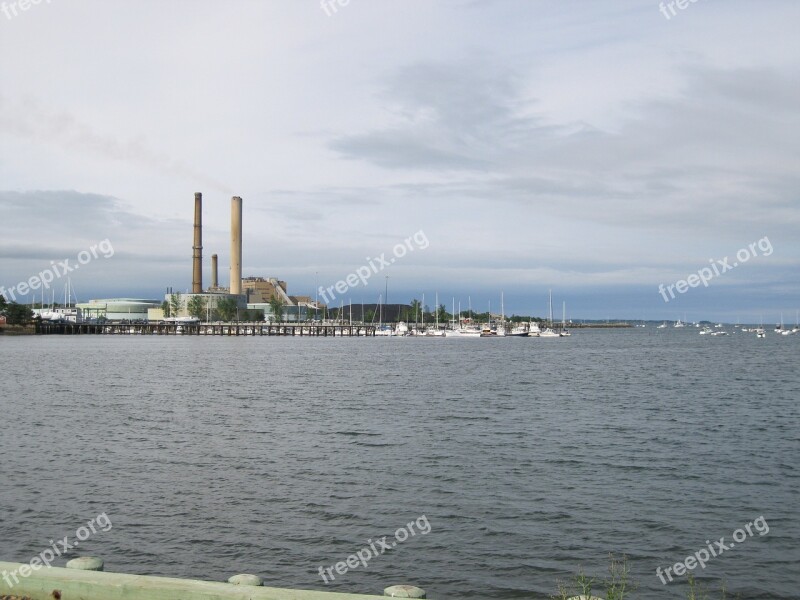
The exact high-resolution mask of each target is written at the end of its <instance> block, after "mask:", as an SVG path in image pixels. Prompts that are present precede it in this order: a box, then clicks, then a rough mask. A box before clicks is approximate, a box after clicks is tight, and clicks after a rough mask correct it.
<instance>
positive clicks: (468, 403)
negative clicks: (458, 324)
mask: <svg viewBox="0 0 800 600" xmlns="http://www.w3.org/2000/svg"><path fill="white" fill-rule="evenodd" d="M768 335H769V337H768V338H767V339H765V340H758V339H756V338H755V335H754V334H741V333H737V334H735V335H732V336H730V337H728V338H724V337H716V338H711V337H709V336H699V335H697V330H694V329H687V330H674V331H673V330H668V331H661V332H656V330H652V329H637V330H626V331H594V332H584V331H578V332H576V333H575V334H574V335H573V337H572V338H569V339H555V340H544V339H524V338H517V339H467V340H464V339H430V338H429V339H413V338H406V339H352V340H349V339H310V338H302V339H301V338H293V339H284V338H280V339H278V338H247V339H245V338H192V337H186V338H174V337H173V338H164V337H146V338H145V337H117V336H107V337H89V336H87V337H50V338H5V339H2V338H0V365H1V366H2V369H1V370H0V409H1V410H0V419H2V426H1V427H0V506H1V507H2V512H0V537H1V538H2V545H0V559H3V560H10V561H19V562H23V561H28V560H30V558H31V557H32V556H33V555H35V554H38V553H39V552H41V551H42V550H43V549H44V548H45V547H47V546H48V545H49V540H51V539H53V538H62V537H63V536H65V535H72V534H73V533H74V532H75V530H76V528H77V527H79V526H80V525H81V524H83V523H85V522H86V521H88V520H89V519H91V518H92V517H94V516H95V515H97V514H99V513H103V512H105V513H106V514H107V515H108V517H109V518H110V519H111V521H112V522H113V528H112V529H111V530H110V531H108V532H98V533H97V534H95V535H93V536H92V537H91V538H90V539H88V540H87V541H86V542H84V544H83V545H82V546H81V548H80V552H75V553H72V555H71V556H77V555H78V554H93V555H97V556H101V557H103V558H104V559H105V560H106V570H109V571H122V572H132V573H147V574H155V575H168V576H177V577H193V578H199V579H211V580H224V579H227V578H228V577H229V576H230V575H232V574H235V573H257V574H260V575H262V576H263V577H264V579H265V580H266V582H267V585H273V586H278V587H298V588H309V589H319V590H329V591H334V590H335V591H352V592H362V593H376V594H380V593H381V591H382V589H383V588H384V587H386V586H387V585H391V584H397V583H413V584H416V585H419V586H421V587H424V588H425V589H426V590H427V591H428V597H429V598H439V599H444V598H479V597H480V598H498V599H503V598H544V597H546V596H547V595H548V594H550V593H553V592H554V591H555V587H556V581H557V580H559V579H563V578H565V577H567V576H569V574H571V573H575V572H577V571H578V570H579V569H580V568H583V569H584V570H586V571H587V572H591V573H597V574H603V573H604V571H605V570H606V568H607V565H608V558H607V557H608V553H609V552H615V553H618V554H627V555H628V557H629V561H630V565H631V567H632V573H633V575H634V577H635V579H636V580H637V581H638V584H639V588H640V593H639V594H638V595H637V596H634V598H637V597H640V598H659V597H663V598H679V597H685V596H684V592H685V587H684V586H683V585H682V584H677V583H676V584H671V585H669V586H662V585H661V583H660V581H659V580H658V578H657V577H656V575H655V569H656V567H658V566H661V567H662V568H664V567H667V566H669V565H672V564H674V563H675V562H677V561H679V560H682V559H684V558H685V557H686V556H687V555H688V554H691V553H694V552H695V551H697V550H699V549H701V548H703V547H704V546H705V541H706V540H718V539H719V538H720V537H722V536H725V537H726V539H727V540H730V537H731V534H732V533H733V532H734V530H736V529H738V528H740V527H743V526H744V525H746V524H747V523H749V522H751V521H753V520H754V519H756V518H757V517H759V516H762V515H763V516H764V518H765V519H766V521H767V523H768V524H769V528H770V530H769V533H768V534H766V535H764V536H761V535H758V533H757V532H754V533H755V535H754V536H753V537H752V538H748V539H747V540H746V541H744V542H742V543H741V544H737V545H736V547H735V548H733V549H731V550H729V551H727V552H725V553H724V554H723V555H721V556H719V557H717V558H714V559H712V560H711V562H710V563H709V564H708V566H707V567H706V569H705V570H704V571H701V573H700V575H701V576H702V577H703V578H706V580H707V583H709V585H715V586H718V585H719V583H720V582H721V581H722V580H723V579H724V580H725V582H726V583H727V586H728V588H729V589H731V590H732V591H734V592H740V593H741V594H742V596H743V597H744V598H781V599H789V598H797V597H798V592H797V590H798V588H800V576H799V575H798V563H799V562H800V552H798V543H797V540H798V539H800V537H799V535H798V534H800V527H798V505H800V494H798V491H800V480H799V479H798V463H799V460H798V459H799V457H800V443H798V441H799V439H800V418H798V408H797V404H798V399H800V375H798V366H799V365H800V335H795V336H790V337H781V336H776V335H774V334H772V333H771V332H770V334H768ZM421 515H425V516H426V517H427V520H428V522H429V523H430V526H431V531H430V533H428V534H427V535H421V534H417V535H416V536H414V537H411V538H409V539H408V540H407V541H405V542H403V543H401V544H398V546H397V547H396V548H395V549H393V550H392V551H391V552H388V553H386V554H384V555H382V556H379V557H377V558H375V559H373V560H372V561H371V562H370V564H369V567H368V568H366V569H365V568H363V567H358V568H356V569H352V570H350V571H349V572H347V573H346V574H345V575H336V580H335V581H333V582H331V583H330V584H327V585H326V584H325V583H324V582H323V580H322V578H321V577H320V575H319V567H320V566H324V567H330V566H333V565H334V564H335V563H337V562H339V561H344V560H346V559H347V557H348V556H349V555H350V554H353V553H355V552H357V551H358V550H359V549H361V548H363V547H364V546H366V545H367V540H368V539H372V540H375V539H376V538H380V537H381V536H384V535H388V536H390V537H393V536H394V532H395V530H396V529H397V528H399V527H402V526H404V525H405V524H406V523H408V522H409V521H411V520H414V519H417V518H418V517H420V516H421ZM64 562H65V561H64V560H61V561H60V562H59V563H57V564H59V565H63V563H64ZM334 573H335V571H334Z"/></svg>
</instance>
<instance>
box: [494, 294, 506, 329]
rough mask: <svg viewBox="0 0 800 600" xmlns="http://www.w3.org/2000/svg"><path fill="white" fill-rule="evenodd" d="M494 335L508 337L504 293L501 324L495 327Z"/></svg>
mask: <svg viewBox="0 0 800 600" xmlns="http://www.w3.org/2000/svg"><path fill="white" fill-rule="evenodd" d="M490 318H491V315H490ZM494 334H495V335H497V336H500V337H505V335H506V307H505V300H504V298H503V292H500V322H499V323H498V324H497V325H496V326H495V328H494Z"/></svg>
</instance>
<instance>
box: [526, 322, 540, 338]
mask: <svg viewBox="0 0 800 600" xmlns="http://www.w3.org/2000/svg"><path fill="white" fill-rule="evenodd" d="M541 333H542V330H541V329H539V324H538V323H532V322H531V323H529V324H528V337H539V335H540V334H541Z"/></svg>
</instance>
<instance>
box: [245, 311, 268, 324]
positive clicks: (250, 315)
mask: <svg viewBox="0 0 800 600" xmlns="http://www.w3.org/2000/svg"><path fill="white" fill-rule="evenodd" d="M244 314H245V317H244V318H245V319H246V320H247V321H252V322H254V323H258V322H261V321H263V320H264V309H263V308H252V309H248V310H246V311H244Z"/></svg>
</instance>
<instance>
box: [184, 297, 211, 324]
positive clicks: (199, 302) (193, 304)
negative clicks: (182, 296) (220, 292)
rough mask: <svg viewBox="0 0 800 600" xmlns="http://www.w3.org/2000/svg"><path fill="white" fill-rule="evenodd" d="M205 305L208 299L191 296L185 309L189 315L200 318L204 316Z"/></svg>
mask: <svg viewBox="0 0 800 600" xmlns="http://www.w3.org/2000/svg"><path fill="white" fill-rule="evenodd" d="M206 306H208V301H207V300H206V299H205V298H203V297H202V296H192V297H191V298H190V299H189V303H188V305H187V307H186V310H187V311H188V312H189V315H190V316H192V317H194V318H195V319H201V320H202V319H205V317H206Z"/></svg>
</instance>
